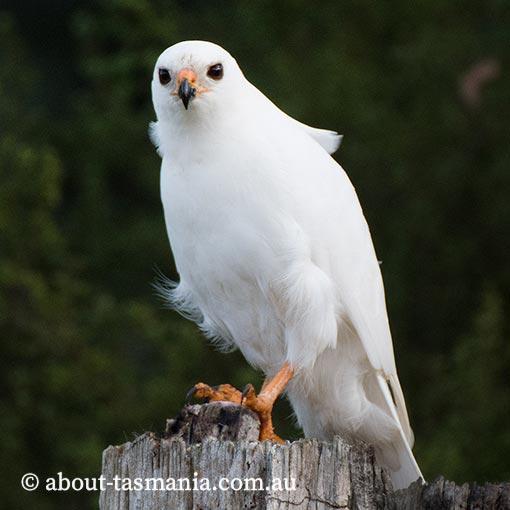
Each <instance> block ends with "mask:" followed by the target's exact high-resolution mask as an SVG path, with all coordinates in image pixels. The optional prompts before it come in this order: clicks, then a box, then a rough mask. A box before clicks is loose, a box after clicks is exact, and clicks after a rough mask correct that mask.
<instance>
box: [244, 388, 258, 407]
mask: <svg viewBox="0 0 510 510" xmlns="http://www.w3.org/2000/svg"><path fill="white" fill-rule="evenodd" d="M246 397H250V399H251V398H252V397H256V394H255V388H254V387H253V384H251V383H248V384H247V385H246V386H245V387H244V388H243V391H242V393H241V405H245V400H246Z"/></svg>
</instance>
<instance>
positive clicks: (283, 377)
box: [242, 361, 294, 444]
mask: <svg viewBox="0 0 510 510" xmlns="http://www.w3.org/2000/svg"><path fill="white" fill-rule="evenodd" d="M293 374H294V371H293V370H292V369H291V368H290V365H289V362H288V361H286V362H285V363H284V364H283V366H282V368H280V370H279V371H278V372H277V374H276V375H275V376H274V377H273V378H272V379H271V380H268V379H266V380H265V381H264V384H263V385H262V389H261V391H260V393H259V394H258V395H257V394H256V393H255V388H254V387H253V385H252V384H248V385H247V386H245V388H244V390H243V400H242V405H243V406H246V407H247V408H248V409H251V410H252V411H254V412H256V413H257V414H258V416H259V419H260V432H259V441H265V440H266V439H269V440H270V441H274V442H276V443H280V444H282V443H284V441H283V439H282V438H281V437H280V436H278V435H277V434H276V433H275V431H274V428H273V418H272V415H271V413H272V412H273V405H274V403H275V401H276V399H277V398H278V395H280V393H281V392H282V391H283V389H284V388H285V386H286V385H287V383H288V382H289V381H290V379H291V377H292V375H293Z"/></svg>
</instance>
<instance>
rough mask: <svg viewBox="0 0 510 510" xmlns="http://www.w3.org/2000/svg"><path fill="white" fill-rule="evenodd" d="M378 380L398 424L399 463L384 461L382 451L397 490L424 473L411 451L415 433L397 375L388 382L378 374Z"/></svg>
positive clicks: (407, 485)
mask: <svg viewBox="0 0 510 510" xmlns="http://www.w3.org/2000/svg"><path fill="white" fill-rule="evenodd" d="M395 380H396V383H395ZM377 382H378V383H379V387H380V388H381V391H382V394H383V396H384V400H385V401H386V404H387V405H388V408H389V410H390V413H391V415H392V417H393V419H394V420H395V422H396V423H397V425H398V435H399V437H398V439H397V442H396V444H394V448H395V453H396V454H397V457H398V465H395V464H394V463H393V462H390V463H388V462H384V456H385V453H384V451H382V452H381V456H382V460H383V464H386V465H387V466H388V467H389V470H390V474H391V481H392V482H393V488H394V489H395V490H397V489H405V488H407V487H409V485H410V484H411V483H412V482H414V481H415V480H418V479H419V478H421V479H422V480H423V475H422V473H421V471H420V468H419V467H418V463H417V462H416V459H415V458H414V455H413V452H412V451H411V444H412V441H413V434H412V431H411V427H410V426H409V420H408V418H407V412H406V410H405V402H404V397H403V394H402V390H401V389H400V384H399V383H398V379H397V377H396V375H395V376H394V377H392V378H391V379H390V382H388V381H387V380H386V379H385V377H383V375H382V374H378V375H377ZM390 384H391V386H390ZM390 388H391V389H390ZM392 453H393V452H392Z"/></svg>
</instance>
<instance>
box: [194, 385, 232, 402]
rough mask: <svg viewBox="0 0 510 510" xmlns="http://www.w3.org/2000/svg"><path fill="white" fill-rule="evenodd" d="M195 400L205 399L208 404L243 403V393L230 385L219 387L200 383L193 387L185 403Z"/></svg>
mask: <svg viewBox="0 0 510 510" xmlns="http://www.w3.org/2000/svg"><path fill="white" fill-rule="evenodd" d="M194 398H205V399H206V402H219V401H223V402H234V403H236V404H240V403H241V398H242V394H241V392H240V391H239V390H238V389H236V388H234V387H233V386H231V385H230V384H220V385H219V386H209V385H208V384H205V383H202V382H199V383H197V384H195V386H193V387H192V388H191V389H190V390H189V391H188V393H187V394H186V398H185V403H186V404H189V403H190V402H191V400H193V399H194Z"/></svg>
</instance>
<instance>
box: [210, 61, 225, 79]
mask: <svg viewBox="0 0 510 510" xmlns="http://www.w3.org/2000/svg"><path fill="white" fill-rule="evenodd" d="M207 76H209V78H212V79H213V80H221V79H222V78H223V66H222V65H221V64H214V65H213V66H211V67H210V68H209V70H208V71H207Z"/></svg>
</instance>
